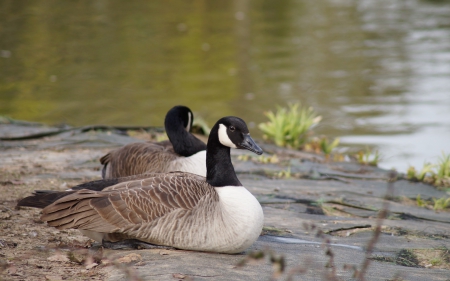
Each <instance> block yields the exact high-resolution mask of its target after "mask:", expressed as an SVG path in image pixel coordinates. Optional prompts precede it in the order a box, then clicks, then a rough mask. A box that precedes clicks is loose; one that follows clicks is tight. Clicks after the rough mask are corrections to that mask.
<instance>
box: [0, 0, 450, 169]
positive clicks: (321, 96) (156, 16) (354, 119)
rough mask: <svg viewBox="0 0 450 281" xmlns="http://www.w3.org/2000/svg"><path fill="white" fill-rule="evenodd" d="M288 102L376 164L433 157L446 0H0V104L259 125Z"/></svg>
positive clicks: (137, 118) (445, 60)
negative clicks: (182, 108)
mask: <svg viewBox="0 0 450 281" xmlns="http://www.w3.org/2000/svg"><path fill="white" fill-rule="evenodd" d="M288 102H301V103H302V104H303V105H305V106H312V107H314V109H315V110H316V111H317V112H318V113H319V114H320V115H322V116H323V120H322V122H321V125H320V126H318V127H317V128H316V129H315V133H316V134H318V135H321V134H323V135H326V136H328V137H330V138H333V137H340V138H341V146H342V147H343V148H352V147H353V149H355V147H357V149H359V148H365V146H366V145H368V146H370V147H371V148H374V149H377V150H378V151H379V152H380V153H381V155H382V162H381V166H382V167H386V168H392V167H395V168H397V169H398V170H400V171H405V170H406V168H407V167H408V165H414V166H416V167H421V166H422V164H423V163H424V161H432V162H436V161H437V158H438V156H439V155H440V154H441V152H442V151H444V152H446V153H449V152H450V147H449V140H450V2H449V1H443V0H442V1H438V0H428V1H425V0H422V1H419V0H359V1H356V0H354V1H352V0H327V1H314V0H279V1H264V0H252V1H249V0H234V1H207V0H190V1H186V0H183V1H181V0H178V1H175V0H169V1H133V2H132V3H127V2H124V1H118V0H115V1H113V0H93V1H55V0H36V1H16V0H0V115H6V116H9V117H12V118H16V119H24V120H29V121H39V122H45V123H48V124H61V123H67V124H70V125H74V126H80V125H86V124H107V125H142V126H146V125H162V122H163V119H164V115H165V113H166V112H167V110H168V109H169V108H170V107H172V106H173V105H176V104H184V105H188V106H189V107H190V108H191V109H192V110H193V111H194V112H195V113H196V114H197V115H200V116H202V117H203V118H204V119H205V120H206V121H207V122H208V123H209V125H212V124H213V123H214V122H215V120H217V119H218V118H220V117H222V116H225V115H237V116H240V117H242V118H243V119H244V120H246V121H247V123H249V124H250V126H251V127H253V128H252V129H251V131H252V134H253V135H256V136H260V134H261V133H260V132H259V130H258V129H257V128H256V125H257V124H258V123H260V122H263V121H265V120H266V117H265V116H264V114H263V112H265V111H267V110H274V109H275V108H276V105H282V106H284V105H286V104H287V103H288Z"/></svg>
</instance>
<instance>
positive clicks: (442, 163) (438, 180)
mask: <svg viewBox="0 0 450 281" xmlns="http://www.w3.org/2000/svg"><path fill="white" fill-rule="evenodd" d="M437 168H438V169H437V172H436V174H435V185H437V186H450V154H445V153H444V152H442V157H440V158H439V162H438V164H437Z"/></svg>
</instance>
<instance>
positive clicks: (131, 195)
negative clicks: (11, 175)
mask: <svg viewBox="0 0 450 281" xmlns="http://www.w3.org/2000/svg"><path fill="white" fill-rule="evenodd" d="M230 148H241V149H247V150H250V151H252V152H254V153H256V154H262V152H263V151H262V150H261V148H260V147H259V146H258V145H257V144H256V143H255V142H254V141H253V139H252V138H251V137H250V134H249V131H248V128H247V125H246V124H245V122H244V121H243V120H242V119H240V118H238V117H224V118H222V119H220V120H219V121H217V123H216V124H215V125H214V127H213V128H212V130H211V133H210V135H209V139H208V144H207V155H206V166H207V176H206V179H205V178H204V177H201V176H198V175H194V174H190V173H182V172H174V173H160V174H148V175H147V176H146V177H145V178H142V179H140V180H133V181H127V182H121V183H118V184H116V185H113V186H110V187H107V188H104V189H103V190H102V191H94V190H88V189H82V190H77V191H66V192H60V194H63V193H64V195H65V196H64V197H62V198H60V199H58V200H56V201H55V202H54V203H52V204H50V205H48V206H47V207H45V208H44V209H43V211H42V216H41V220H43V221H46V222H47V223H48V225H49V226H54V227H56V228H58V229H67V228H75V229H79V230H81V231H82V232H83V233H84V234H85V235H87V236H88V237H90V238H92V239H94V240H96V241H99V242H102V241H103V242H113V243H114V242H121V241H124V240H139V241H143V242H145V243H149V244H152V245H162V246H170V247H174V248H178V249H185V250H197V251H208V252H221V253H239V252H241V251H243V250H245V249H246V248H248V247H249V246H251V245H252V244H253V242H254V241H255V240H256V239H257V238H258V236H259V234H260V233H261V230H262V226H263V219H264V215H263V212H262V208H261V205H260V204H259V202H258V200H256V198H255V197H254V196H253V195H252V194H251V193H250V192H249V191H248V190H247V189H246V188H245V187H244V186H242V184H241V182H240V181H239V180H238V178H237V176H236V173H235V171H234V168H233V164H232V163H231V158H230ZM139 177H142V175H140V176H139ZM107 181H108V180H107ZM109 181H110V180H109ZM96 183H101V181H96ZM100 189H101V188H100ZM67 193H69V194H68V195H67ZM36 196H39V194H37V195H34V197H36ZM32 197H33V196H31V198H32ZM29 198H30V197H29ZM25 199H27V198H25ZM25 199H23V200H22V201H20V202H19V203H18V206H33V205H29V204H28V203H33V202H37V201H39V200H36V199H32V200H25ZM104 244H105V243H104Z"/></svg>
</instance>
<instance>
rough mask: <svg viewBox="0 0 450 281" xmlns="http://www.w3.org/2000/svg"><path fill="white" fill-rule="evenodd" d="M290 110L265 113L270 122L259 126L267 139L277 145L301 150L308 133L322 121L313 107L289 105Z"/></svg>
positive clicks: (297, 104) (284, 109)
mask: <svg viewBox="0 0 450 281" xmlns="http://www.w3.org/2000/svg"><path fill="white" fill-rule="evenodd" d="M288 107H289V108H282V107H279V106H278V108H277V112H276V113H273V112H272V111H269V112H266V113H264V114H265V115H266V116H267V118H269V121H268V122H266V123H261V124H259V128H260V129H261V131H262V132H263V134H264V135H263V137H264V138H265V139H270V140H272V141H273V142H274V143H275V144H276V145H278V146H282V147H289V148H295V149H298V148H300V147H301V146H302V145H303V144H304V143H305V142H306V140H307V133H308V132H309V131H310V130H311V128H312V127H313V126H314V125H316V124H318V123H319V122H320V120H321V119H322V117H321V116H318V115H317V114H316V113H315V112H314V110H313V108H312V107H309V108H304V107H300V104H299V103H295V104H289V105H288Z"/></svg>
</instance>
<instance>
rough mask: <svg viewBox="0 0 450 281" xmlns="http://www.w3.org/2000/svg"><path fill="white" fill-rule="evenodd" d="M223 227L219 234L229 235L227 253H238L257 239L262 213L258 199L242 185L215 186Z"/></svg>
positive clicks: (262, 219) (262, 221)
mask: <svg viewBox="0 0 450 281" xmlns="http://www.w3.org/2000/svg"><path fill="white" fill-rule="evenodd" d="M215 189H216V191H217V193H218V194H219V203H220V204H219V206H220V209H221V211H222V218H223V222H224V226H225V227H224V229H222V233H221V234H218V235H219V236H231V237H229V238H232V239H231V241H232V242H231V243H230V244H229V245H227V248H228V249H226V251H224V252H228V253H239V252H241V251H243V250H245V249H247V248H248V247H250V246H251V245H252V244H253V242H255V241H256V239H258V237H259V235H260V234H261V230H262V227H263V223H264V214H263V211H262V208H261V205H260V204H259V202H258V200H257V199H256V198H255V197H254V196H253V195H252V194H251V193H250V192H249V191H248V190H247V189H246V188H245V187H243V186H224V187H216V188H215Z"/></svg>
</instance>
